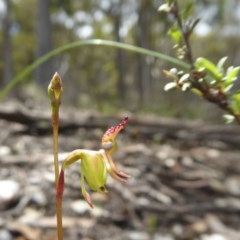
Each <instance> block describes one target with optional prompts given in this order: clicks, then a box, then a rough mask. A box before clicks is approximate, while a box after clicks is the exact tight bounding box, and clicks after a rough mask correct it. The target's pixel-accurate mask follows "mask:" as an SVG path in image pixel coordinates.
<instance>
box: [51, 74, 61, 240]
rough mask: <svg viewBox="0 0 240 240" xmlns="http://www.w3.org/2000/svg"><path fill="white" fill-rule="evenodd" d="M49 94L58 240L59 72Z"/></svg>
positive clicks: (59, 224) (59, 214)
mask: <svg viewBox="0 0 240 240" xmlns="http://www.w3.org/2000/svg"><path fill="white" fill-rule="evenodd" d="M48 96H49V99H50V103H51V109H52V127H53V155H54V173H55V188H56V214H57V232H58V240H62V238H63V231H62V198H61V197H59V189H58V183H59V166H58V130H59V108H60V104H61V96H62V80H61V77H60V76H59V74H58V73H55V74H54V75H53V77H52V79H51V81H50V83H49V86H48Z"/></svg>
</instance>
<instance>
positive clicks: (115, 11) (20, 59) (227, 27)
mask: <svg viewBox="0 0 240 240" xmlns="http://www.w3.org/2000/svg"><path fill="white" fill-rule="evenodd" d="M162 3H163V1H161V0H138V1H135V0H130V1H129V0H128V1H127V0H122V1H120V0H102V1H99V0H85V1H75V0H36V1H33V0H2V1H1V2H0V30H1V37H0V45H1V49H2V51H1V53H0V54H1V59H2V61H1V63H0V74H1V75H0V85H1V87H3V86H5V85H6V84H8V83H9V81H11V79H12V78H13V76H15V75H16V74H17V73H19V72H20V71H21V70H22V69H23V68H25V67H26V66H27V65H28V64H30V63H32V62H33V61H34V60H35V59H37V58H38V57H39V56H42V55H43V54H44V53H46V52H48V51H50V50H51V49H54V48H56V47H59V46H62V45H64V44H66V43H69V42H73V41H76V40H80V39H90V38H102V39H107V40H115V41H119V42H124V43H130V44H133V45H136V46H140V47H144V48H148V49H151V50H154V51H157V52H161V53H165V54H169V55H173V56H174V54H175V52H174V49H173V45H174V44H173V43H172V42H171V40H170V38H169V36H168V35H167V31H168V27H169V26H170V25H171V21H172V19H171V18H169V17H168V16H167V15H166V14H163V13H159V12H158V11H157V9H158V7H159V6H160V5H161V4H162ZM185 3H186V0H180V1H179V5H180V6H181V5H184V4H185ZM239 16H240V2H239V1H237V0H229V1H224V0H211V1H210V0H202V1H195V8H194V14H193V18H200V22H199V24H198V26H197V27H196V29H195V32H194V34H193V36H192V38H191V40H192V48H193V55H194V57H200V56H201V57H206V58H208V59H209V60H211V61H213V62H217V61H218V60H219V59H220V58H221V57H223V56H228V62H227V65H235V66H236V65H240V64H239V63H240V45H239V37H240V36H239V35H240V33H239V24H240V17H239ZM171 67H173V66H169V64H168V63H166V62H162V61H160V60H156V59H154V58H152V57H148V56H142V55H139V54H134V53H131V52H126V51H123V50H120V49H115V48H109V47H102V46H89V47H88V46H87V47H81V48H78V49H74V50H71V51H69V52H66V53H64V54H62V55H59V56H57V57H55V58H54V59H52V60H50V61H48V62H47V63H46V64H43V65H42V66H40V67H39V68H38V69H37V70H36V71H35V72H34V73H32V75H31V76H29V77H28V79H25V81H24V82H22V83H21V86H19V87H18V88H17V89H15V91H14V93H12V95H11V97H13V96H16V97H18V98H19V99H20V100H21V101H29V100H30V101H31V100H32V99H33V98H38V97H42V96H44V97H45V96H46V93H45V92H46V87H47V85H48V83H49V81H50V79H51V77H52V75H53V73H54V72H55V71H57V72H59V73H60V75H61V77H62V79H63V84H64V98H65V99H64V103H65V104H69V105H72V106H76V107H79V108H85V109H86V108H87V109H96V110H100V111H102V112H104V113H110V112H111V113H115V112H117V111H119V110H120V111H121V110H127V111H131V112H142V113H157V114H161V115H162V116H171V117H178V118H201V119H207V120H212V121H218V120H216V119H219V116H220V113H219V110H217V109H216V108H215V107H214V106H211V105H210V104H208V103H206V102H203V101H201V99H199V98H198V97H197V96H195V95H193V94H191V93H184V94H183V93H181V92H178V91H172V92H167V93H166V92H164V91H163V87H164V85H165V84H166V83H167V81H168V80H167V79H166V77H165V76H164V75H163V69H168V68H171ZM220 118H221V117H220Z"/></svg>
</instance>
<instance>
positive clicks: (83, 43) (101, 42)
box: [0, 39, 190, 100]
mask: <svg viewBox="0 0 240 240" xmlns="http://www.w3.org/2000/svg"><path fill="white" fill-rule="evenodd" d="M88 45H96V46H106V47H114V48H120V49H123V50H126V51H130V52H135V53H139V54H143V55H148V56H152V57H155V58H157V59H160V60H163V61H166V62H169V63H172V64H173V65H176V66H178V67H181V68H184V69H190V65H189V64H187V63H185V62H183V61H181V60H179V59H177V58H173V57H170V56H168V55H166V54H162V53H158V52H155V51H152V50H148V49H145V48H141V47H136V46H133V45H130V44H126V43H120V42H115V41H108V40H102V39H89V40H80V41H76V42H72V43H69V44H66V45H63V46H61V47H59V48H56V49H54V50H52V51H50V52H48V53H47V54H45V55H43V56H42V57H40V58H39V59H38V60H36V61H35V62H33V63H32V64H30V65H29V66H28V67H26V68H25V69H24V70H23V71H21V72H20V73H19V74H17V76H16V77H14V78H13V79H12V80H11V82H10V83H9V84H8V85H7V86H6V87H5V88H4V89H3V90H2V91H1V92H0V100H2V99H3V98H4V97H5V96H6V95H7V93H8V92H9V91H10V90H11V89H13V88H14V87H15V86H16V85H17V84H18V83H19V82H21V81H23V80H24V79H26V76H27V75H28V74H30V73H31V72H32V71H33V70H34V69H35V68H37V67H38V66H39V65H41V64H43V63H44V62H46V61H47V60H49V59H50V58H52V57H54V56H56V55H58V54H61V53H63V52H66V51H69V50H71V49H74V48H78V47H82V46H88Z"/></svg>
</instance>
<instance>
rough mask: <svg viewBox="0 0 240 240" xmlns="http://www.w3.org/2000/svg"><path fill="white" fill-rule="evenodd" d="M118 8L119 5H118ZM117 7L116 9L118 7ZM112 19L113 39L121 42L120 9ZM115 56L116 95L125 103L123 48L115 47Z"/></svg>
mask: <svg viewBox="0 0 240 240" xmlns="http://www.w3.org/2000/svg"><path fill="white" fill-rule="evenodd" d="M119 8H120V6H119ZM119 8H118V9H119ZM113 18H114V19H113V21H114V34H115V39H116V41H117V42H121V37H120V34H119V31H120V27H121V11H120V10H119V12H117V13H116V14H115V16H114V17H113ZM116 51H117V56H116V65H117V70H118V81H117V90H118V97H119V99H120V102H121V103H122V104H124V103H125V100H126V86H125V82H124V71H125V70H124V68H125V67H124V61H123V60H124V53H123V50H121V49H119V48H118V49H117V50H116Z"/></svg>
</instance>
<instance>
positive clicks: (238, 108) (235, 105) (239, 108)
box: [231, 93, 240, 114]
mask: <svg viewBox="0 0 240 240" xmlns="http://www.w3.org/2000/svg"><path fill="white" fill-rule="evenodd" d="M231 106H232V109H233V111H234V113H235V114H240V93H236V94H234V95H233V96H232V98H231Z"/></svg>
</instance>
